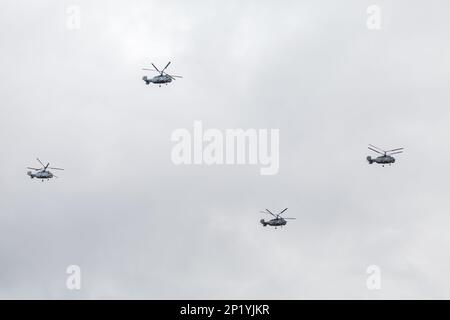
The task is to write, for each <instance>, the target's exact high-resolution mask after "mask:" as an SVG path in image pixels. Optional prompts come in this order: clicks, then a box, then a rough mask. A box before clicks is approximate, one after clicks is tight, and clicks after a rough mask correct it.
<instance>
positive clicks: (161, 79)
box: [142, 61, 183, 87]
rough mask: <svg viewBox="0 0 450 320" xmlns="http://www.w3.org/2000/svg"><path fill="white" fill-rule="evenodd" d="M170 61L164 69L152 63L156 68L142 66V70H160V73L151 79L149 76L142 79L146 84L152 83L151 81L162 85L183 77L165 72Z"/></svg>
mask: <svg viewBox="0 0 450 320" xmlns="http://www.w3.org/2000/svg"><path fill="white" fill-rule="evenodd" d="M169 64H170V61H169V63H168V64H167V65H166V66H165V67H164V69H162V70H161V71H159V70H158V68H157V67H156V66H155V65H154V64H153V63H152V66H153V68H155V69H146V68H142V70H147V71H155V72H159V75H157V76H154V77H153V78H151V79H149V78H147V76H144V77H142V80H144V81H145V84H147V85H148V84H150V83H152V82H153V83H156V84H158V85H159V86H160V87H161V84H164V83H165V84H166V86H167V84H168V83H170V82H172V80H176V78H183V77H182V76H174V75H170V74H168V73H166V72H164V71H165V70H166V69H167V67H168V66H169Z"/></svg>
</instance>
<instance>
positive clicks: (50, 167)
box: [49, 167, 64, 170]
mask: <svg viewBox="0 0 450 320" xmlns="http://www.w3.org/2000/svg"><path fill="white" fill-rule="evenodd" d="M49 169H52V170H64V169H63V168H53V167H49Z"/></svg>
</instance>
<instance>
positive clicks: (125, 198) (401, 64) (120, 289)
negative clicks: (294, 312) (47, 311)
mask: <svg viewBox="0 0 450 320" xmlns="http://www.w3.org/2000/svg"><path fill="white" fill-rule="evenodd" d="M372 4H377V5H378V6H379V7H380V8H381V19H382V20H381V21H382V22H381V30H369V29H368V28H367V27H366V20H367V13H366V9H367V7H368V6H369V5H372ZM70 5H77V6H79V8H80V10H81V28H80V29H79V30H70V29H68V28H67V26H66V23H67V18H68V15H67V13H66V10H67V8H68V6H70ZM449 9H450V4H449V3H448V1H444V0H442V1H438V0H434V1H418V0H415V1H410V0H408V1H406V0H398V1H395V2H393V1H381V0H380V1H376V2H372V1H360V0H354V1H350V0H347V1H340V2H336V1H331V0H330V1H313V0H311V1H260V0H258V1H256V0H255V1H218V0H214V1H188V2H187V1H147V0H145V1H144V0H143V1H56V0H53V1H39V2H36V1H10V0H8V1H2V10H1V11H0V40H1V46H2V49H1V53H0V56H1V59H0V69H1V74H2V77H1V80H0V81H1V85H0V96H1V103H0V150H2V152H1V160H0V164H1V168H2V173H1V179H0V298H7V299H9V298H43V299H48V298H49V299H55V298H63V299H76V298H100V299H110V298H125V299H131V298H138V299H143V298H145V299H202V298H212V299H252V298H255V299H312V298H325V299H331V298H357V299H379V298H387V299H391V298H447V299H448V298H450V290H449V289H448V288H449V287H450V273H449V271H448V267H449V265H450V253H449V248H450V233H449V232H448V230H449V227H450V198H449V193H450V182H449V181H450V150H449V147H448V138H449V137H450V125H449V123H450V111H449V110H450V108H449V98H450V90H449V87H448V86H449V83H450V81H449V80H450V58H449V57H450V44H449V41H448V30H450V21H449V20H448V11H449ZM168 61H172V64H171V65H170V67H169V68H168V72H172V73H174V74H179V75H183V76H184V78H183V79H180V80H177V81H174V83H171V84H170V85H169V86H167V87H166V86H164V87H162V88H159V87H157V86H155V85H150V86H146V85H145V84H144V82H143V81H142V80H141V79H142V76H143V75H145V72H143V71H142V70H141V68H142V67H149V66H150V62H154V63H155V64H156V65H157V66H161V67H163V66H164V65H165V64H166V63H167V62H168ZM195 120H200V121H202V123H203V125H204V127H205V128H216V129H219V130H225V129H227V128H242V129H247V128H254V129H272V128H276V129H279V130H280V170H279V173H278V174H277V175H273V176H261V175H260V174H259V167H258V166H255V165H242V166H218V165H216V166H207V165H197V166H193V165H192V166H189V165H184V166H183V165H181V166H176V165H174V164H173V163H172V161H171V158H170V153H171V149H172V146H173V142H171V141H170V136H171V133H172V132H173V131H174V130H176V129H178V128H187V129H188V130H192V128H193V123H194V121H195ZM369 143H372V144H375V145H379V146H380V147H385V148H396V147H405V152H404V153H403V154H400V155H398V157H397V162H396V163H395V165H394V166H391V167H385V168H382V167H381V166H379V165H376V164H373V165H369V164H368V163H367V161H366V160H365V158H366V156H367V155H372V156H373V154H371V153H370V152H369V150H367V144H369ZM36 157H40V158H41V159H42V160H43V161H44V162H50V163H51V165H53V166H59V167H63V168H65V171H62V172H58V173H56V174H57V175H58V176H59V177H60V178H59V179H53V180H51V181H49V182H45V183H42V182H40V181H38V180H31V179H30V178H29V177H28V176H27V175H26V171H27V169H26V167H27V166H37V165H38V163H37V162H36V160H35V158H36ZM285 207H289V210H288V211H287V212H286V213H285V214H286V215H287V216H290V217H296V218H297V220H294V221H290V222H289V223H288V225H287V226H286V227H285V228H283V229H282V230H279V229H278V230H274V229H273V228H270V227H266V228H264V227H263V226H262V225H261V224H259V220H260V219H261V218H265V219H267V218H269V216H264V215H261V214H260V213H258V212H259V211H260V210H261V209H264V208H269V210H273V211H277V210H282V209H283V208H285ZM73 264H75V265H79V266H80V267H81V270H82V289H81V290H80V291H71V290H68V289H67V288H66V278H67V276H68V275H67V274H66V268H67V266H69V265H73ZM370 265H378V266H379V267H380V268H381V281H382V282H381V283H382V288H381V290H374V291H371V290H368V289H367V287H366V279H367V276H368V275H367V274H366V269H367V267H368V266H370Z"/></svg>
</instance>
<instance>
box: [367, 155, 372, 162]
mask: <svg viewBox="0 0 450 320" xmlns="http://www.w3.org/2000/svg"><path fill="white" fill-rule="evenodd" d="M367 161H368V162H369V164H372V163H373V160H372V158H371V157H370V156H367Z"/></svg>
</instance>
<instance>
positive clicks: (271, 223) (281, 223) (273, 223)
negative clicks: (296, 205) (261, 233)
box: [260, 208, 295, 229]
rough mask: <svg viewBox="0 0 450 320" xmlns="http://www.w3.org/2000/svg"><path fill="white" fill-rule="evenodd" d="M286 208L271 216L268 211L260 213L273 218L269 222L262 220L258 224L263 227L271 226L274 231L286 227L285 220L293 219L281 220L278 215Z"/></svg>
mask: <svg viewBox="0 0 450 320" xmlns="http://www.w3.org/2000/svg"><path fill="white" fill-rule="evenodd" d="M287 209H288V208H286V209H284V210H283V211H281V212H280V213H279V214H273V213H272V212H270V210H269V209H266V211H260V212H261V213H267V214H270V215H272V216H274V219H271V220H267V221H264V219H261V220H260V222H261V224H262V225H263V226H264V227H265V226H268V225H269V226H271V227H275V229H276V228H277V227H282V226H284V225H286V223H287V221H286V220H294V219H295V218H284V217H283V218H282V217H280V215H281V214H282V213H283V212H285V211H286V210H287Z"/></svg>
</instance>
